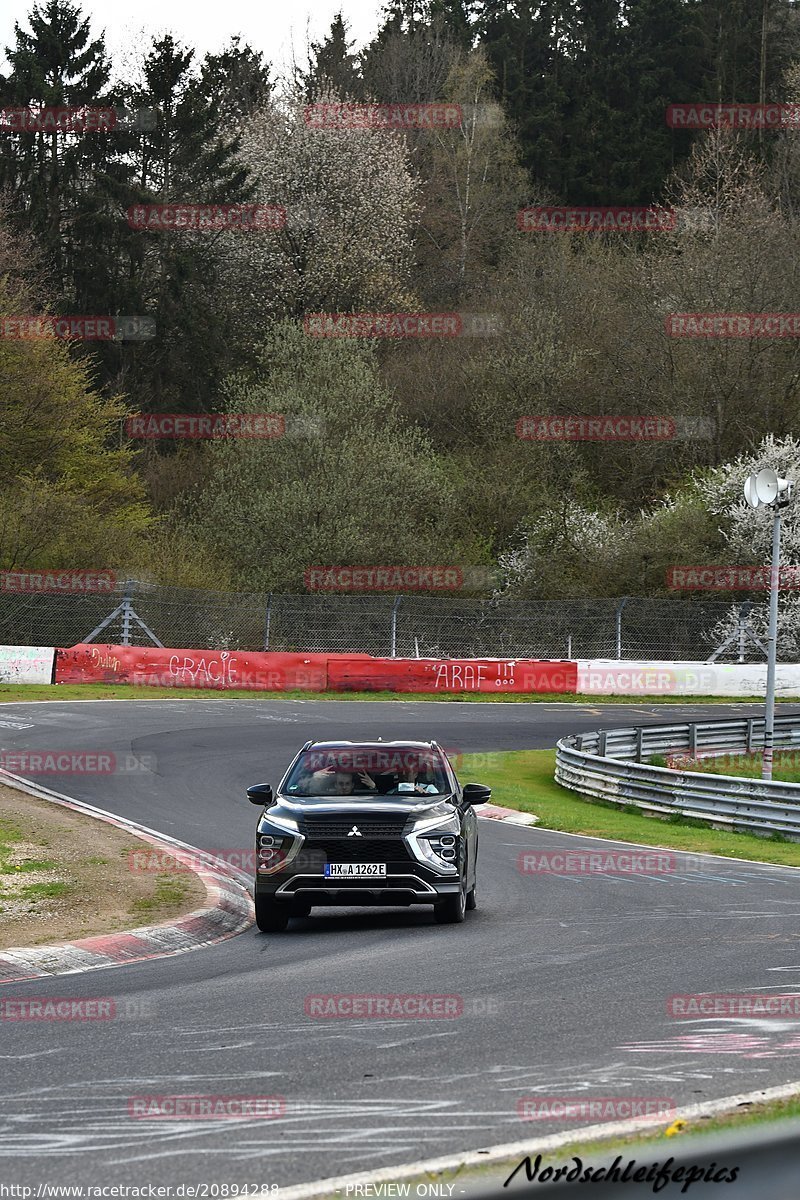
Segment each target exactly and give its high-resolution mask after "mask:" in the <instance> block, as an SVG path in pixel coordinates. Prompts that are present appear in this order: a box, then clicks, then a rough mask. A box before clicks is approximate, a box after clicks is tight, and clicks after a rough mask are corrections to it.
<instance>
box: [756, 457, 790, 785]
mask: <svg viewBox="0 0 800 1200" xmlns="http://www.w3.org/2000/svg"><path fill="white" fill-rule="evenodd" d="M793 491H794V480H793V479H780V478H779V477H778V475H777V474H776V473H775V471H773V470H772V468H771V467H765V468H764V470H763V471H759V472H758V474H757V475H750V476H748V478H747V479H746V480H745V484H744V498H745V500H746V501H747V503H748V504H749V505H750V507H751V508H759V507H760V506H761V505H766V506H768V507H771V508H772V567H771V570H770V576H769V634H768V636H767V697H766V704H765V708H764V755H763V758H762V761H761V778H762V779H772V758H773V749H774V745H775V663H776V659H777V647H778V585H779V583H780V566H781V509H782V508H785V507H786V505H787V504H788V503H789V502H790V500H791V499H792V492H793Z"/></svg>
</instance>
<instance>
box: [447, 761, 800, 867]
mask: <svg viewBox="0 0 800 1200" xmlns="http://www.w3.org/2000/svg"><path fill="white" fill-rule="evenodd" d="M554 770H555V751H554V750H509V751H504V752H501V753H496V754H494V753H492V754H464V755H463V756H462V757H461V758H460V759H459V763H458V773H459V776H460V778H461V779H462V780H463V781H465V782H467V781H469V782H476V783H485V784H488V786H489V787H491V789H492V802H493V803H496V804H503V805H505V806H506V807H508V808H515V809H518V810H519V811H521V812H531V813H535V814H536V816H537V817H538V818H539V825H538V826H537V828H542V829H554V830H558V831H559V832H561V833H579V834H587V835H589V836H591V837H600V838H610V839H612V840H614V841H622V842H640V843H642V844H644V845H648V846H653V845H657V846H663V847H665V848H667V849H670V850H687V851H692V852H694V853H707V854H720V855H722V856H723V857H726V858H751V859H754V860H755V861H757V862H768V863H776V864H779V865H782V866H800V844H798V843H796V842H785V841H782V840H777V839H776V840H773V839H772V838H762V837H757V836H755V834H750V833H736V832H733V831H729V830H724V829H710V828H709V827H708V826H707V825H705V824H703V823H701V822H699V821H694V820H692V819H691V818H685V817H681V816H679V815H677V814H675V815H672V814H671V815H670V816H669V817H668V818H666V819H662V818H660V817H658V816H650V815H649V814H647V813H644V812H642V811H640V810H639V809H634V808H633V807H631V808H630V809H620V808H617V807H616V805H613V804H608V803H605V802H603V801H601V800H585V799H583V798H582V797H581V796H578V795H577V793H576V792H572V791H569V790H568V789H567V788H563V787H561V786H560V785H559V784H557V783H556V782H555V780H554V779H553V772H554Z"/></svg>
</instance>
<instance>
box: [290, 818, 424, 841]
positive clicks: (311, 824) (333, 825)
mask: <svg viewBox="0 0 800 1200" xmlns="http://www.w3.org/2000/svg"><path fill="white" fill-rule="evenodd" d="M353 826H357V827H358V829H359V830H360V832H361V835H362V837H364V838H399V837H400V835H401V834H402V832H403V830H404V829H405V826H406V818H405V817H403V816H400V817H360V816H357V815H355V814H354V815H353V816H352V817H345V818H342V817H336V818H335V819H334V818H330V817H328V818H326V817H316V818H315V817H306V818H305V819H301V820H300V821H299V822H298V827H299V829H300V832H301V833H302V834H303V836H304V837H305V838H307V839H308V840H309V841H314V842H316V841H318V840H319V839H321V838H322V839H328V838H346V837H347V835H348V834H349V833H350V830H351V829H352V828H353ZM351 840H356V838H355V835H354V836H353V838H352V839H351Z"/></svg>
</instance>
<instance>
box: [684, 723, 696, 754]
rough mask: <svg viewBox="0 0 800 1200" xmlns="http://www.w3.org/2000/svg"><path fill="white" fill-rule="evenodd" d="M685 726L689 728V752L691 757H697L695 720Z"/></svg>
mask: <svg viewBox="0 0 800 1200" xmlns="http://www.w3.org/2000/svg"><path fill="white" fill-rule="evenodd" d="M686 728H687V729H688V730H689V753H690V754H691V756H692V758H697V722H696V721H690V722H689V724H688V725H687V726H686Z"/></svg>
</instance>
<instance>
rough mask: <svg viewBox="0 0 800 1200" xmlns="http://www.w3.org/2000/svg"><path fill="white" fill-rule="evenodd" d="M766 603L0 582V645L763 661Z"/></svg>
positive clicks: (446, 656)
mask: <svg viewBox="0 0 800 1200" xmlns="http://www.w3.org/2000/svg"><path fill="white" fill-rule="evenodd" d="M762 607H764V606H763V605H758V606H756V605H751V604H747V603H746V604H744V605H736V604H732V603H731V602H730V601H725V600H713V601H711V600H702V599H698V600H691V601H687V600H681V599H678V598H671V597H664V598H661V599H644V598H637V597H623V598H620V599H600V600H597V599H593V600H558V601H546V600H543V601H530V602H525V603H522V602H512V601H509V600H504V599H498V598H495V599H492V600H474V599H457V598H450V597H438V596H437V597H432V596H422V595H413V596H409V595H404V596H390V595H374V594H372V595H342V594H330V593H328V594H318V593H317V594H307V595H262V594H257V593H229V592H210V591H202V590H200V589H190V588H173V587H162V586H160V585H157V584H150V583H141V582H137V581H128V582H127V583H119V584H117V585H116V586H115V588H114V589H113V590H111V591H107V592H104V593H102V594H83V595H73V594H69V595H68V594H54V593H31V594H19V593H8V592H0V644H4V645H30V646H64V647H68V646H73V645H75V644H77V643H78V642H86V641H94V642H112V643H115V644H123V645H125V644H130V645H151V644H154V643H155V644H161V645H163V646H168V647H178V648H192V649H217V650H226V649H227V650H264V649H268V650H280V651H283V650H286V651H321V652H323V653H324V652H362V653H363V652H365V653H369V654H375V655H380V656H397V657H403V658H409V657H434V658H439V657H442V658H472V657H488V658H506V657H509V658H542V659H548V658H555V659H565V658H566V659H569V658H618V659H641V660H668V661H685V660H698V659H699V660H707V659H709V658H711V657H712V656H713V657H715V658H718V659H719V661H726V660H727V661H739V662H758V661H763V659H764V657H765V653H764V651H763V643H760V642H759V640H758V639H757V638H755V637H753V636H752V635H751V633H750V632H749V631H750V630H751V627H752V626H751V622H752V621H753V618H755V617H758V615H759V612H760V610H761V608H762ZM723 646H724V649H723V650H721V649H720V648H721V647H723Z"/></svg>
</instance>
